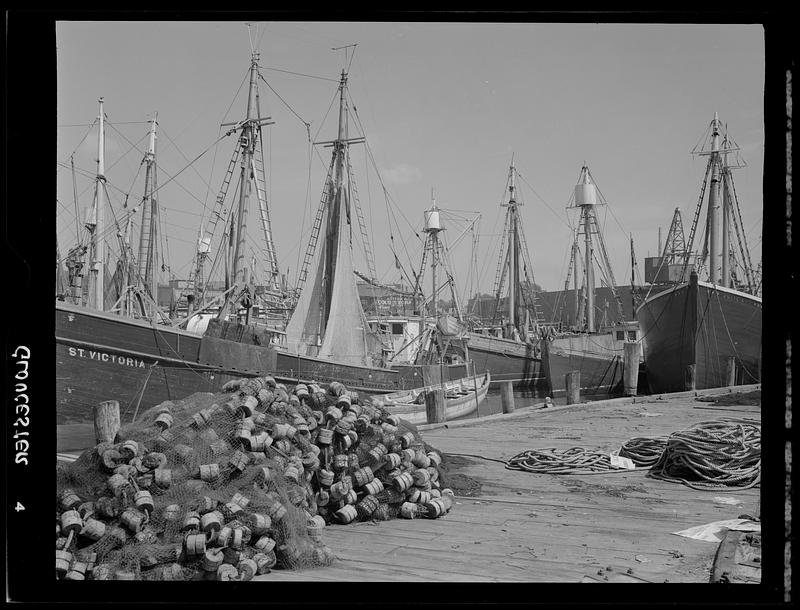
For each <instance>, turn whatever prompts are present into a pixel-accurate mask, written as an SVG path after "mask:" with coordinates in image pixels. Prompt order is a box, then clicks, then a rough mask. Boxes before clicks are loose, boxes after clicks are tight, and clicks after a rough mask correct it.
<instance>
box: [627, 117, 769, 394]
mask: <svg viewBox="0 0 800 610" xmlns="http://www.w3.org/2000/svg"><path fill="white" fill-rule="evenodd" d="M726 131H727V130H725V129H723V127H722V123H721V122H720V120H719V118H718V115H717V114H716V113H715V114H714V119H713V120H712V121H711V123H710V125H709V129H708V132H707V133H708V134H709V135H708V136H707V137H706V138H705V139H704V140H703V143H702V145H699V147H696V148H695V150H693V151H692V152H693V153H695V154H697V155H702V156H707V157H708V161H707V164H706V170H705V174H704V179H703V186H702V188H701V192H700V198H699V200H698V204H697V207H696V209H695V215H694V219H693V222H692V228H691V230H690V233H689V242H688V247H687V250H686V255H685V256H684V257H683V261H682V265H681V268H680V274H679V275H678V278H677V281H676V282H675V284H674V285H673V286H672V287H671V288H667V289H665V290H662V291H661V292H659V293H657V294H654V295H652V296H648V297H647V298H646V299H645V300H644V303H643V304H642V305H641V306H640V307H639V309H638V310H637V318H638V320H639V324H640V326H641V331H642V345H643V349H644V359H645V366H646V368H647V379H648V383H649V385H650V390H651V391H652V392H674V391H684V390H693V389H705V388H713V387H721V386H726V385H739V384H749V383H758V382H759V381H760V379H761V297H760V296H759V292H760V283H759V282H757V273H756V272H755V271H754V268H753V265H752V263H751V260H750V254H749V250H748V248H747V241H746V238H745V232H744V227H743V225H742V219H741V211H740V208H739V202H738V200H737V197H736V189H735V187H734V183H733V175H732V170H734V169H737V168H740V167H744V163H743V162H741V158H740V156H739V152H738V151H739V150H740V149H739V147H738V146H736V144H735V142H734V141H733V139H732V138H731V137H730V135H729V134H728V133H727V132H726ZM730 155H734V158H733V159H730ZM707 186H708V197H707V201H708V203H707V212H706V225H705V239H704V247H703V250H702V254H701V255H700V256H699V257H693V256H691V255H690V253H691V252H692V246H693V243H694V239H695V234H696V231H697V228H698V224H699V220H700V217H701V210H702V207H703V203H704V200H705V199H706V193H705V191H706V187H707ZM732 243H737V244H738V248H735V247H732ZM693 259H694V260H693ZM695 266H696V267H697V268H695ZM706 269H707V271H706ZM706 273H707V278H708V279H707V281H705V280H701V279H700V277H701V274H703V275H706Z"/></svg>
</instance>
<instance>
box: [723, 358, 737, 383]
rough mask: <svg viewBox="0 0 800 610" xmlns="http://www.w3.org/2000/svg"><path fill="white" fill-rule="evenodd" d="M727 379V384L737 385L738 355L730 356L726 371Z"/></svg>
mask: <svg viewBox="0 0 800 610" xmlns="http://www.w3.org/2000/svg"><path fill="white" fill-rule="evenodd" d="M725 379H726V380H727V384H726V385H729V386H730V385H736V357H735V356H729V357H728V367H727V369H726V371H725Z"/></svg>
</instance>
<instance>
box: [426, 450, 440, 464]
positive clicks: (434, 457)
mask: <svg viewBox="0 0 800 610" xmlns="http://www.w3.org/2000/svg"><path fill="white" fill-rule="evenodd" d="M427 456H428V459H430V461H431V464H433V465H434V466H437V467H438V466H441V465H442V456H441V455H439V454H438V453H436V452H435V451H428V453H427Z"/></svg>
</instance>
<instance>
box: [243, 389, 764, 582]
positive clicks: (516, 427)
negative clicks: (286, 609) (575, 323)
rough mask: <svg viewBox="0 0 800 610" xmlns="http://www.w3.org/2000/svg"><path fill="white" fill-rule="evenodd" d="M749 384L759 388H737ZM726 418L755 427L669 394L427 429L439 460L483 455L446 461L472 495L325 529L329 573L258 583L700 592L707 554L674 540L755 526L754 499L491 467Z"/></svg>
mask: <svg viewBox="0 0 800 610" xmlns="http://www.w3.org/2000/svg"><path fill="white" fill-rule="evenodd" d="M755 387H760V386H746V387H741V388H737V391H747V390H752V389H754V388H755ZM728 392H729V390H728V389H717V390H706V391H702V392H698V393H697V394H699V395H706V396H708V395H713V394H721V393H728ZM724 417H751V418H757V419H760V407H759V406H756V405H750V406H748V405H738V406H730V407H722V406H716V405H713V404H712V403H710V402H701V401H697V400H696V399H695V395H694V394H691V393H680V394H673V395H663V396H661V397H655V396H648V397H638V398H636V399H635V402H632V399H630V398H627V399H616V400H609V401H602V402H596V403H585V404H581V405H571V406H565V407H554V408H551V409H547V410H532V409H530V408H526V409H520V410H518V411H517V412H515V413H513V414H510V415H498V416H491V417H486V418H482V419H480V420H476V421H466V422H458V423H455V422H454V423H453V424H450V425H448V426H447V427H444V426H438V427H429V428H428V429H426V430H421V433H422V436H423V438H424V440H425V441H426V442H427V443H429V444H430V445H432V446H434V447H436V448H437V449H439V450H440V451H442V452H444V453H447V454H461V455H465V454H470V455H472V456H482V457H462V458H451V470H450V472H451V473H452V472H459V473H462V474H464V475H467V476H470V477H472V478H474V479H476V480H478V481H479V482H480V483H481V484H482V486H483V487H482V489H481V491H480V492H479V494H478V495H476V496H475V497H467V496H459V497H457V498H456V501H457V502H456V505H455V506H454V507H453V509H452V510H451V512H450V513H449V514H447V515H446V516H445V517H443V518H440V519H437V520H428V519H415V520H412V521H409V520H405V519H394V520H391V521H385V522H361V523H354V524H350V525H335V526H331V527H328V528H326V531H325V534H324V538H323V539H324V541H325V543H326V544H327V545H328V546H330V548H331V549H332V550H333V551H334V553H335V554H336V556H337V558H338V561H337V562H336V563H335V564H334V565H333V566H330V567H325V568H316V569H311V570H305V571H286V570H274V571H273V572H272V573H270V574H265V575H263V576H259V577H257V579H258V580H265V581H304V580H314V581H342V580H343V581H432V582H457V581H460V582H465V581H469V582H475V581H494V582H580V581H581V580H584V579H585V577H587V576H594V577H595V578H597V579H602V578H603V577H602V576H600V575H598V571H603V572H604V574H617V575H619V576H620V577H622V575H625V574H627V575H628V576H627V578H628V579H629V580H636V579H637V578H638V579H643V580H645V581H651V582H665V581H669V582H708V581H709V578H710V575H711V567H712V564H713V561H714V555H715V553H716V551H717V548H718V544H716V543H711V542H703V541H699V540H693V539H689V538H684V537H682V536H676V535H674V533H673V532H677V531H680V530H684V529H687V528H689V527H693V526H696V525H702V524H705V523H710V522H712V521H718V520H722V519H732V518H736V517H738V516H739V515H740V514H742V513H749V514H751V515H759V514H760V501H759V496H760V493H759V489H748V490H736V491H733V492H724V491H720V492H717V491H697V490H694V489H691V488H690V487H687V486H685V485H680V484H676V483H668V482H664V481H658V480H655V479H650V478H648V477H647V476H646V471H644V470H642V471H630V472H621V473H619V474H616V473H614V474H605V473H604V474H594V475H539V474H530V473H527V472H520V471H516V470H508V469H506V468H505V466H504V464H503V463H501V462H498V461H491V460H507V459H508V458H510V457H513V456H514V455H517V454H518V453H520V452H522V451H525V450H528V449H535V448H543V447H556V448H559V449H566V448H569V447H574V446H580V447H583V448H586V449H599V450H604V451H611V450H614V449H617V448H618V447H619V445H620V444H621V443H623V442H625V441H627V440H629V439H630V438H633V437H640V436H643V437H651V436H652V437H655V436H662V435H663V436H666V435H668V434H670V433H672V432H674V431H677V430H681V429H684V428H686V427H688V426H689V425H691V424H693V423H697V422H701V421H707V420H711V419H718V418H724ZM421 428H425V426H422V427H421ZM484 458H486V459H484ZM456 466H457V468H456ZM719 497H723V498H726V499H728V500H729V501H730V500H731V499H736V500H738V501H739V502H740V504H738V505H735V506H734V505H730V504H725V503H724V502H720V501H718V500H716V499H715V498H719ZM608 567H611V568H612V569H613V572H608V571H607V570H606V569H607V568H608ZM629 569H630V570H632V574H629V573H628V570H629ZM610 580H619V578H617V579H614V578H611V579H610ZM640 581H641V580H640Z"/></svg>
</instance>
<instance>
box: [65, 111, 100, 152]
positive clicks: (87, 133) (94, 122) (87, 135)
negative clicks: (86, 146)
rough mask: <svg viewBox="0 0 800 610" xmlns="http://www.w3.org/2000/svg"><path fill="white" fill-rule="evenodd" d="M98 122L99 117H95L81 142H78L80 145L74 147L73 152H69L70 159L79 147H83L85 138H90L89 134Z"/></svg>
mask: <svg viewBox="0 0 800 610" xmlns="http://www.w3.org/2000/svg"><path fill="white" fill-rule="evenodd" d="M96 124H97V119H95V120H94V121H92V123H91V124H90V125H89V129H88V130H87V131H86V133H85V134H83V137H82V138H81V140H80V142H78V145H77V146H76V147H75V148H74V149H73V151H72V152H71V153H69V158H70V159H71V158H72V157H73V155H74V154H75V153H76V152H77V151H78V149H79V148H80V147H81V144H83V142H84V140H86V138H88V137H89V134H90V133H92V129H93V128H94V126H95V125H96Z"/></svg>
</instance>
